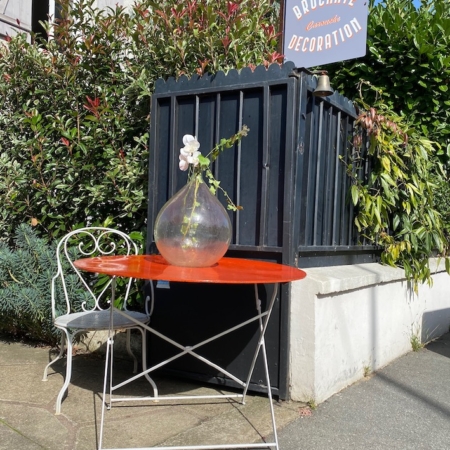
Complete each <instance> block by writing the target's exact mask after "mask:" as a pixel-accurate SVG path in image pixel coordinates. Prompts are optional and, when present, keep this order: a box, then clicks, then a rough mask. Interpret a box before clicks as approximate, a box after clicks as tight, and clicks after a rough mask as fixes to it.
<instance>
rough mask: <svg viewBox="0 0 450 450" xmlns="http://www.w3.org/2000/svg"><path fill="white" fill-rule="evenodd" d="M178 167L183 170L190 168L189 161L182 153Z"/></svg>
mask: <svg viewBox="0 0 450 450" xmlns="http://www.w3.org/2000/svg"><path fill="white" fill-rule="evenodd" d="M178 167H179V168H180V170H183V171H185V170H188V168H189V163H188V162H187V161H186V159H184V158H183V157H182V156H181V155H180V162H179V163H178Z"/></svg>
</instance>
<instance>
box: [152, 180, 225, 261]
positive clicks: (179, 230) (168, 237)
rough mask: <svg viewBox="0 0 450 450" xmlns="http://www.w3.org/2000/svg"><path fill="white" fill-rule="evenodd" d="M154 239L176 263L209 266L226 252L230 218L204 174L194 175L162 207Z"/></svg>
mask: <svg viewBox="0 0 450 450" xmlns="http://www.w3.org/2000/svg"><path fill="white" fill-rule="evenodd" d="M154 230H155V242H156V246H157V247H158V250H159V252H160V253H161V255H162V256H163V257H164V259H165V260H166V261H167V262H168V263H169V264H172V265H174V266H183V267H209V266H212V265H214V264H215V263H216V262H217V261H218V260H219V259H220V258H221V257H222V256H223V255H224V254H225V252H226V251H227V249H228V246H229V245H230V240H231V221H230V218H229V216H228V213H227V211H226V210H225V208H224V207H223V206H222V204H221V203H220V202H219V200H218V199H217V198H216V197H215V196H214V195H213V194H211V192H210V191H209V189H208V186H207V185H206V184H205V183H204V181H203V179H202V177H201V175H197V176H195V177H194V178H193V179H192V180H190V181H189V182H188V183H187V184H186V186H184V187H183V188H182V189H181V190H179V191H178V192H177V193H176V194H175V195H174V196H173V197H172V198H171V199H169V200H168V202H167V203H166V204H165V205H164V206H163V207H162V208H161V211H160V212H159V214H158V216H157V217H156V221H155V228H154Z"/></svg>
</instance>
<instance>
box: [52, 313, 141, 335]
mask: <svg viewBox="0 0 450 450" xmlns="http://www.w3.org/2000/svg"><path fill="white" fill-rule="evenodd" d="M127 314H128V315H130V316H131V317H133V318H134V319H136V320H138V321H139V322H141V323H147V322H148V321H149V317H148V316H147V315H145V314H143V313H140V312H137V311H127ZM109 319H110V311H109V310H106V311H83V312H79V313H73V314H64V315H63V316H59V317H57V318H56V319H55V325H56V326H57V327H62V328H77V329H82V330H92V331H93V330H107V329H108V328H109ZM135 326H137V325H136V323H135V322H133V321H132V320H130V319H127V318H126V317H124V316H122V315H121V314H119V313H118V312H117V311H114V317H113V328H114V329H118V328H131V327H135Z"/></svg>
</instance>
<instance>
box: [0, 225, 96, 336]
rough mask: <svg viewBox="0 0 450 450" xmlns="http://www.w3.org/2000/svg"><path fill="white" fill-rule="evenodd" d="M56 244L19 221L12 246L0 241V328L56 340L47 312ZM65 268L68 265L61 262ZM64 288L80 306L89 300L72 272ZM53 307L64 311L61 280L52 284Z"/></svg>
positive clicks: (76, 304) (11, 332)
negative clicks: (53, 287)
mask: <svg viewBox="0 0 450 450" xmlns="http://www.w3.org/2000/svg"><path fill="white" fill-rule="evenodd" d="M55 255H56V244H55V243H53V244H49V243H48V241H47V239H45V238H42V237H40V236H39V235H38V233H37V232H36V230H35V229H33V228H31V226H29V225H26V224H22V225H20V226H19V227H18V228H17V230H16V233H15V237H14V245H13V247H12V248H10V247H8V245H7V244H6V243H4V242H0V332H6V333H8V334H12V335H16V336H19V337H27V338H29V339H33V340H39V341H41V342H46V343H49V344H55V343H56V341H57V333H56V329H55V327H54V326H53V321H52V314H51V280H52V278H53V276H54V275H55V274H56V272H57V263H56V258H55ZM63 268H64V270H65V271H68V270H70V267H68V265H67V266H64V267H63ZM66 282H67V289H68V291H69V292H70V293H71V295H72V298H74V303H75V307H76V308H77V310H80V306H81V303H82V302H83V301H87V302H89V303H90V302H91V299H90V297H89V296H88V295H87V294H86V290H85V288H84V286H83V285H82V284H81V283H80V282H79V279H78V277H77V276H76V275H74V274H73V275H69V277H68V278H67V279H66ZM55 298H56V305H57V309H58V310H59V311H60V312H61V313H65V312H66V311H65V300H64V293H63V291H62V286H61V284H58V283H56V284H55Z"/></svg>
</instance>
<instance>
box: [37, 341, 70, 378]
mask: <svg viewBox="0 0 450 450" xmlns="http://www.w3.org/2000/svg"><path fill="white" fill-rule="evenodd" d="M65 337H66V335H65V333H63V332H61V343H60V350H59V355H58V356H57V357H56V358H55V359H53V360H52V361H50V362H49V363H48V364H47V365H46V366H45V369H44V376H43V377H42V381H47V375H48V369H49V367H50V366H51V365H52V364H53V363H55V362H56V361H58V359H61V358H62V355H63V353H64V348H65Z"/></svg>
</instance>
